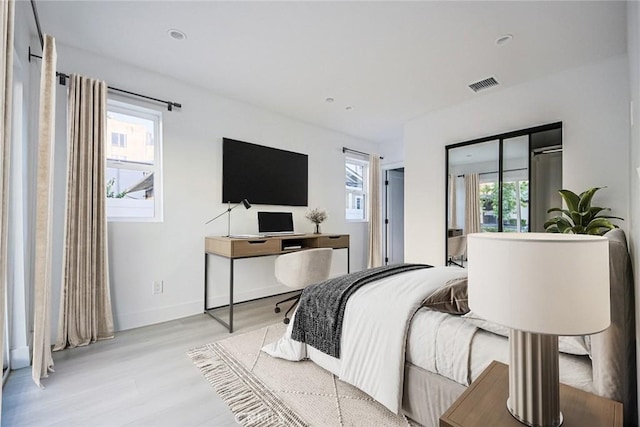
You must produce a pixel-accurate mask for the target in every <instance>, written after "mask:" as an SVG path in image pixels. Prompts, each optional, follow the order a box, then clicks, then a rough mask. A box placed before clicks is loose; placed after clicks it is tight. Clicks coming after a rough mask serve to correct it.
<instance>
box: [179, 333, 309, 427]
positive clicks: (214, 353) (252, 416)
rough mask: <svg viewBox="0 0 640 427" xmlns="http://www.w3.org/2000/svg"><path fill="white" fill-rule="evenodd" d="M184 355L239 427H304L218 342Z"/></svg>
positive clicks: (298, 418) (282, 403) (279, 400)
mask: <svg viewBox="0 0 640 427" xmlns="http://www.w3.org/2000/svg"><path fill="white" fill-rule="evenodd" d="M187 356H189V358H190V359H191V360H192V361H193V363H194V364H195V365H196V367H197V368H198V369H199V370H200V372H201V373H202V375H203V376H204V377H205V379H206V380H207V382H208V383H209V384H210V385H211V386H212V387H213V388H214V390H215V391H216V393H218V395H219V396H220V398H221V399H222V400H223V401H224V402H225V403H226V404H227V405H228V406H229V409H230V410H231V412H233V414H234V416H235V419H236V421H237V422H238V423H239V424H241V425H243V426H246V427H282V426H300V427H303V426H306V425H307V423H305V422H304V421H303V420H302V418H301V417H300V416H299V415H298V414H296V413H295V412H293V411H292V410H291V409H290V408H289V407H288V406H287V405H286V404H285V403H284V402H282V400H281V399H280V398H278V397H277V396H276V395H275V394H273V393H272V392H271V391H270V390H269V389H268V388H267V387H266V386H265V385H264V384H263V383H262V382H261V381H260V380H259V379H258V378H257V377H255V375H253V374H251V372H249V371H248V370H247V369H246V368H245V367H244V366H242V365H241V364H240V363H238V361H236V360H235V359H234V358H233V357H232V356H231V355H230V354H228V353H227V352H226V351H225V350H224V348H223V347H222V346H221V345H220V344H219V343H212V344H206V345H204V346H202V347H197V348H194V349H191V350H189V351H188V352H187Z"/></svg>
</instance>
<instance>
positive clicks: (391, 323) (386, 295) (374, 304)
mask: <svg viewBox="0 0 640 427" xmlns="http://www.w3.org/2000/svg"><path fill="white" fill-rule="evenodd" d="M465 274H466V272H465V271H464V270H462V269H460V268H458V267H433V268H427V269H422V270H415V271H410V272H406V273H402V274H398V275H395V276H391V277H387V278H384V279H381V280H378V281H376V282H373V283H370V284H368V285H366V286H363V287H362V288H360V289H359V290H358V291H357V292H355V293H354V294H353V296H351V298H349V300H348V302H347V305H346V309H345V312H344V321H343V327H342V336H341V353H340V354H341V357H340V363H339V364H336V363H335V362H330V361H329V360H331V359H333V358H329V359H328V360H327V359H326V358H325V357H317V356H318V355H317V353H319V352H317V351H315V350H314V349H312V348H311V347H307V346H306V345H303V344H301V343H298V342H296V341H293V340H292V339H291V338H289V337H290V335H291V327H292V326H291V325H293V324H294V322H293V321H292V322H291V323H290V326H289V328H287V332H286V333H285V336H283V337H282V338H281V339H280V340H279V341H278V342H276V343H273V344H272V345H267V346H265V347H264V348H263V350H264V351H265V352H267V353H268V354H270V355H272V356H274V357H281V358H284V359H288V360H302V359H304V358H305V357H309V358H310V359H312V360H313V361H314V362H316V363H317V364H318V365H320V366H322V367H324V368H325V369H329V370H330V371H331V372H333V373H334V374H336V375H337V376H338V377H339V378H340V379H341V380H343V381H345V382H347V383H349V384H352V385H354V386H356V387H358V388H359V389H361V390H363V391H364V392H365V393H367V394H369V395H370V396H371V397H373V398H374V399H375V400H377V401H378V402H380V403H381V404H383V405H384V406H386V407H387V408H388V409H389V410H390V411H392V412H394V413H399V412H400V408H401V406H402V386H403V380H404V360H405V359H404V357H405V343H406V336H407V331H408V327H409V324H410V321H411V318H412V317H413V315H414V314H415V312H416V311H417V310H418V309H419V307H420V303H421V302H422V301H423V300H424V299H425V298H426V297H427V296H429V295H430V294H431V293H432V292H433V291H435V290H436V289H438V288H439V287H440V286H442V285H443V284H444V283H446V282H447V281H448V280H451V279H455V278H458V277H460V276H463V275H465ZM320 354H322V355H323V356H326V355H324V354H323V353H320ZM327 357H329V356H327ZM334 360H335V359H334ZM338 365H339V369H338V370H334V369H335V368H337V367H338ZM332 368H333V369H332Z"/></svg>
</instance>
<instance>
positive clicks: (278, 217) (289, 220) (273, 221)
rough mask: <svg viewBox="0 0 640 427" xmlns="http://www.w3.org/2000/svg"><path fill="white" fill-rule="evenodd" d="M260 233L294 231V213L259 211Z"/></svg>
mask: <svg viewBox="0 0 640 427" xmlns="http://www.w3.org/2000/svg"><path fill="white" fill-rule="evenodd" d="M258 233H260V234H287V233H293V214H292V213H291V212H258Z"/></svg>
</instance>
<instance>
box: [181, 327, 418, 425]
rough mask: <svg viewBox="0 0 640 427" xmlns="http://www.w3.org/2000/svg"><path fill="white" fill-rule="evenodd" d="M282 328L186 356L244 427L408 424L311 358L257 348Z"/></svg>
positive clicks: (277, 335)
mask: <svg viewBox="0 0 640 427" xmlns="http://www.w3.org/2000/svg"><path fill="white" fill-rule="evenodd" d="M284 331H285V325H283V324H281V323H280V324H277V325H272V326H268V327H266V328H262V329H259V330H256V331H253V332H248V333H246V334H242V335H236V336H232V337H229V338H226V339H224V340H221V341H218V342H215V343H212V344H207V345H205V346H202V347H199V348H195V349H192V350H190V351H189V352H188V353H187V354H188V356H189V357H190V358H191V359H192V360H193V363H194V364H195V365H196V366H197V367H198V368H199V369H200V372H202V374H203V375H204V377H205V378H206V379H207V381H209V383H210V384H211V385H212V386H213V388H214V389H215V390H216V392H217V393H218V395H219V396H220V397H221V398H222V400H224V401H225V402H226V403H227V405H229V408H230V409H231V411H232V412H233V413H234V415H235V418H236V421H237V422H238V423H239V424H241V425H244V426H260V427H271V426H323V427H324V426H327V427H329V426H374V425H377V426H410V425H413V423H410V422H409V420H408V419H407V418H406V417H404V416H402V415H396V414H393V413H392V412H390V411H389V410H387V409H386V408H385V407H384V406H382V405H381V404H379V403H378V402H376V401H375V400H373V399H372V398H371V397H369V395H367V394H365V393H363V392H362V391H360V390H358V389H357V388H355V387H353V386H351V385H349V384H347V383H344V382H342V381H340V380H339V379H338V378H336V377H335V376H334V375H333V374H332V373H330V372H329V371H326V370H324V369H322V368H320V367H319V366H317V365H316V364H314V363H313V362H311V361H301V362H290V361H287V360H282V359H277V358H274V357H271V356H269V355H268V354H266V353H263V352H261V351H260V348H262V347H263V346H264V345H265V344H268V343H270V342H274V341H276V340H277V339H278V338H280V337H281V336H282V334H283V333H284Z"/></svg>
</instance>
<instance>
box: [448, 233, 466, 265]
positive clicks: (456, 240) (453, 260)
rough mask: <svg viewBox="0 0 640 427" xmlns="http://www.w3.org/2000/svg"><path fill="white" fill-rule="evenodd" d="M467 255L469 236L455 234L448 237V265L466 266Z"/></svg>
mask: <svg viewBox="0 0 640 427" xmlns="http://www.w3.org/2000/svg"><path fill="white" fill-rule="evenodd" d="M466 257H467V236H466V235H464V234H463V235H462V236H455V237H449V238H448V239H447V265H457V266H458V267H464V261H465V258H466Z"/></svg>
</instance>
